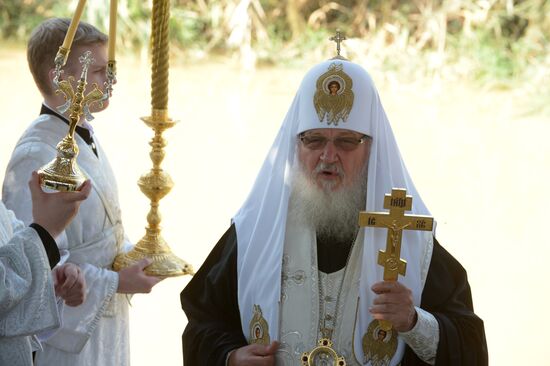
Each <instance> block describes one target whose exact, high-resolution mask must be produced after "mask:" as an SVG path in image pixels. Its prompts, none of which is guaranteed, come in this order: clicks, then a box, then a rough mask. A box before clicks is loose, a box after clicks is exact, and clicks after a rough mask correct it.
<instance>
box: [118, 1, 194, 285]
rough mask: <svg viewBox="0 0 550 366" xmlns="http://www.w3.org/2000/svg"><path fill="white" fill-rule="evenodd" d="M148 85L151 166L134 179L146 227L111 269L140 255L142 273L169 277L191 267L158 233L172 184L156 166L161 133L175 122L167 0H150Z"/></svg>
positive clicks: (161, 156) (162, 141) (162, 142)
mask: <svg viewBox="0 0 550 366" xmlns="http://www.w3.org/2000/svg"><path fill="white" fill-rule="evenodd" d="M152 17H153V19H152V28H153V29H152V35H151V37H152V42H151V43H152V84H151V86H152V88H151V99H152V100H151V104H152V113H151V116H150V117H144V118H142V120H143V121H144V122H145V124H147V126H149V127H150V128H152V129H153V130H154V132H155V136H154V137H153V139H152V140H151V142H150V143H149V145H151V147H152V150H151V153H150V154H149V156H150V157H151V160H152V162H153V168H152V169H151V170H150V171H149V173H147V174H144V175H143V176H141V178H140V179H139V181H138V185H139V188H140V189H141V191H142V192H143V194H145V195H146V196H147V197H148V198H149V200H150V201H151V208H150V210H149V213H148V214H147V223H148V226H147V227H146V228H145V236H144V237H143V238H142V239H141V240H140V241H139V242H138V243H137V244H136V246H135V247H134V249H132V250H131V251H130V252H128V253H126V254H121V255H118V256H117V257H116V259H115V262H114V263H113V268H114V269H115V270H116V271H118V270H120V269H122V268H124V267H127V266H129V265H131V264H133V263H135V262H137V261H139V260H140V259H142V258H145V257H148V258H151V259H152V260H153V263H152V264H151V265H149V266H148V267H147V268H146V269H145V272H146V273H147V274H149V275H155V276H163V277H172V276H181V275H185V274H193V269H192V267H191V266H190V265H189V264H187V263H186V262H185V261H183V260H182V259H180V258H178V257H177V256H175V255H174V254H173V253H172V251H171V250H170V247H169V246H168V245H167V244H166V241H165V240H164V239H163V238H162V236H161V233H160V232H161V228H160V222H161V215H160V212H159V209H158V208H159V201H160V200H161V199H162V198H163V197H164V196H166V195H167V194H168V192H170V190H171V189H172V187H173V185H174V183H173V182H172V179H171V178H170V176H169V175H168V173H166V172H165V171H164V170H163V169H161V167H160V165H161V163H162V161H163V160H164V156H165V152H164V147H165V146H166V140H165V139H164V138H163V137H162V133H163V132H164V131H165V130H166V129H168V128H170V127H173V126H174V125H175V123H176V122H175V121H173V120H172V119H170V118H169V117H168V107H167V106H168V67H169V62H168V47H169V45H168V20H169V18H170V2H169V1H168V0H153V14H152Z"/></svg>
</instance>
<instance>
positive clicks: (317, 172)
mask: <svg viewBox="0 0 550 366" xmlns="http://www.w3.org/2000/svg"><path fill="white" fill-rule="evenodd" d="M370 145H371V139H370V138H368V137H366V136H365V135H362V134H360V133H358V132H355V131H350V130H345V129H340V128H318V129H313V130H308V131H305V132H304V133H303V134H301V135H300V139H299V141H298V158H299V159H300V162H301V165H302V167H303V169H305V173H306V175H307V176H309V177H310V179H311V180H312V181H313V182H314V183H316V184H317V185H318V186H319V187H320V188H322V189H323V190H325V191H336V190H339V189H341V188H343V187H348V186H350V185H352V184H353V183H354V182H355V181H356V180H357V178H358V177H359V175H360V174H361V173H362V171H363V169H364V167H365V166H366V164H367V162H368V159H369V153H370Z"/></svg>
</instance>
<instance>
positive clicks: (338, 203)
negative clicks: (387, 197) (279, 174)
mask: <svg viewBox="0 0 550 366" xmlns="http://www.w3.org/2000/svg"><path fill="white" fill-rule="evenodd" d="M366 171H367V169H364V171H363V172H362V173H361V174H359V177H358V179H357V180H356V181H355V182H353V183H352V184H351V185H350V186H348V187H343V188H340V189H338V190H335V191H332V190H331V188H332V185H330V184H328V185H325V186H324V188H320V187H319V186H318V185H317V184H316V183H315V182H314V181H313V180H312V178H309V177H308V176H307V174H306V173H305V172H304V169H303V168H302V166H301V164H299V163H298V164H297V165H296V166H295V167H294V172H295V173H294V176H293V179H292V183H291V184H292V190H291V196H290V202H289V209H288V213H289V217H290V219H291V220H296V221H297V222H299V223H302V224H304V225H311V226H313V227H314V228H315V230H316V233H317V236H318V237H324V238H330V239H332V240H335V241H337V242H349V241H350V240H353V238H354V237H355V235H356V233H357V229H358V227H359V224H358V219H359V211H361V210H363V209H364V208H365V199H366V193H367V189H366V187H367V179H366Z"/></svg>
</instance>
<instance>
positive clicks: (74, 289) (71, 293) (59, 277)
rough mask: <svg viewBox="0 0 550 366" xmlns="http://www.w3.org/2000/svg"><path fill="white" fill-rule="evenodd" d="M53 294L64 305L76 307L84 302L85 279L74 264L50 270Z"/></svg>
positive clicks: (66, 264)
mask: <svg viewBox="0 0 550 366" xmlns="http://www.w3.org/2000/svg"><path fill="white" fill-rule="evenodd" d="M52 274H53V276H54V288H55V294H56V295H57V296H59V297H61V298H62V299H63V300H64V301H65V304H67V305H69V306H78V305H80V304H82V303H83V302H84V301H86V279H85V278H84V274H82V271H81V270H80V268H79V267H78V266H77V265H76V264H74V263H65V264H62V265H60V266H57V267H55V268H54V269H53V270H52Z"/></svg>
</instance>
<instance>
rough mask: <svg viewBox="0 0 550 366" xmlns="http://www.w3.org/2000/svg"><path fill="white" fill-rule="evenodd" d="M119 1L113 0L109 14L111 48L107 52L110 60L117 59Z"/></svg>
mask: <svg viewBox="0 0 550 366" xmlns="http://www.w3.org/2000/svg"><path fill="white" fill-rule="evenodd" d="M117 1H118V0H111V13H110V14H109V48H108V54H107V55H108V60H109V61H115V43H116V18H117Z"/></svg>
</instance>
